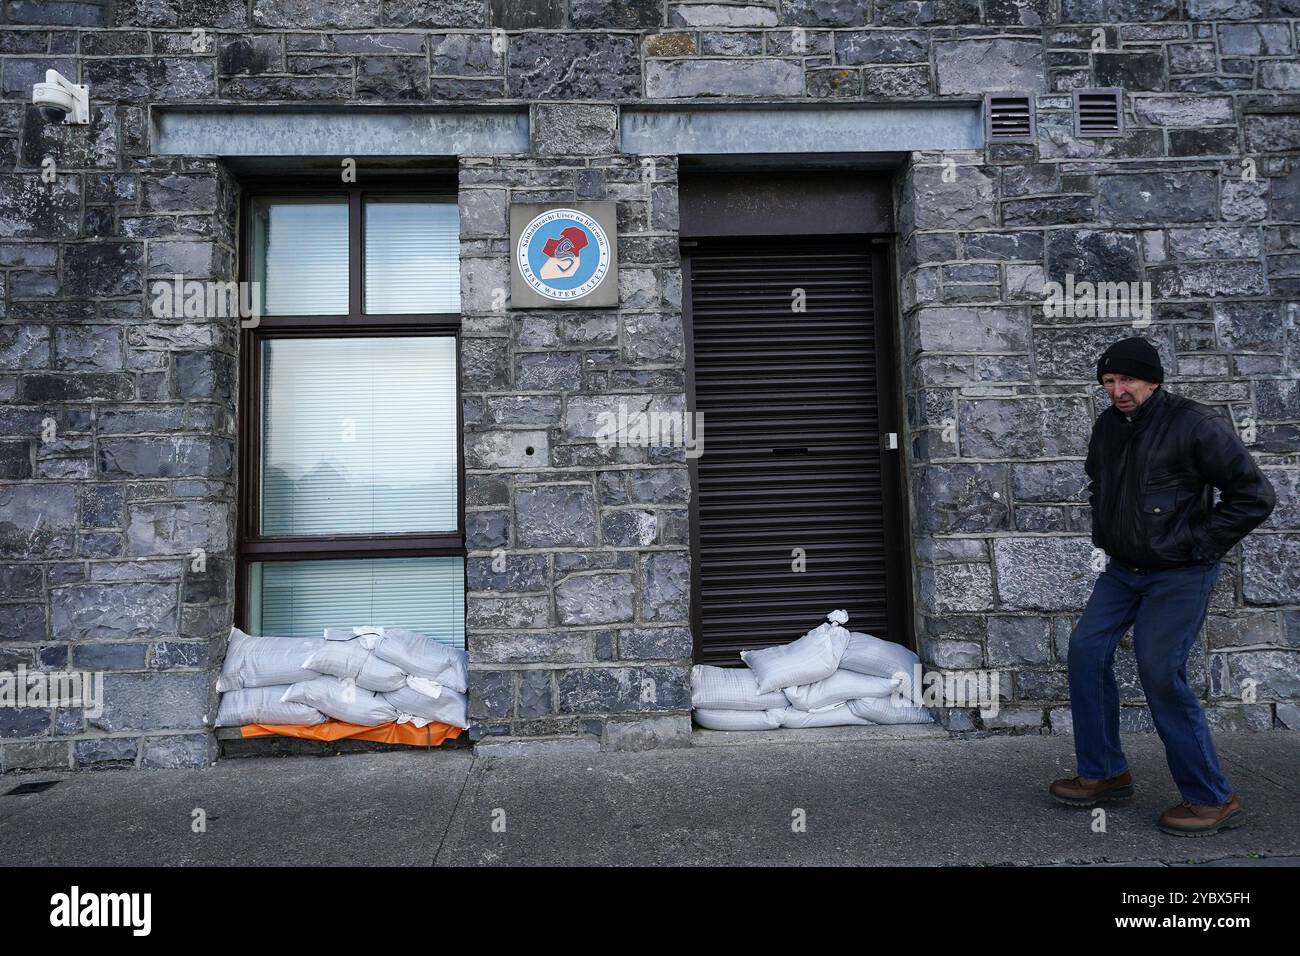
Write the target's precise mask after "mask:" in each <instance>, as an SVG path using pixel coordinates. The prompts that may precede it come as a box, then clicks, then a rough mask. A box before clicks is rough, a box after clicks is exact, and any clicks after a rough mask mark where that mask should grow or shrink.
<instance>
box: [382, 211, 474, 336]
mask: <svg viewBox="0 0 1300 956" xmlns="http://www.w3.org/2000/svg"><path fill="white" fill-rule="evenodd" d="M364 221H365V277H366V281H365V311H366V313H367V314H370V315H397V314H407V313H412V312H432V313H438V312H459V311H460V214H459V212H458V209H457V205H456V203H454V202H420V201H415V200H409V199H368V200H366V203H365V209H364Z"/></svg>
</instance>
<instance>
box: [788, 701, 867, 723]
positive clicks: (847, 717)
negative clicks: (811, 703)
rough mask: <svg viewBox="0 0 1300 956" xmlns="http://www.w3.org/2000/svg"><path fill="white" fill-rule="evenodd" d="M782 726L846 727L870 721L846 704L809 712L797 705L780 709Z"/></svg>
mask: <svg viewBox="0 0 1300 956" xmlns="http://www.w3.org/2000/svg"><path fill="white" fill-rule="evenodd" d="M780 719H781V726H782V727H799V728H804V727H846V726H857V725H866V724H869V723H871V721H869V720H865V719H864V718H862V717H859V716H857V715H856V714H854V713H853V712H852V711H851V710H849V707H848V704H836V705H835V706H834V707H831V708H829V709H828V710H819V711H817V712H815V713H811V712H809V711H806V710H799V709H798V708H797V707H787V708H786V709H785V710H783V711H780Z"/></svg>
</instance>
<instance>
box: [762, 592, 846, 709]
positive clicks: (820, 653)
mask: <svg viewBox="0 0 1300 956" xmlns="http://www.w3.org/2000/svg"><path fill="white" fill-rule="evenodd" d="M827 617H828V618H830V620H829V621H827V623H825V624H822V625H819V626H818V627H815V628H813V629H812V630H811V631H809V632H808V633H807V634H805V635H804V636H803V637H801V638H799V640H797V641H794V642H792V643H790V644H782V645H781V646H779V647H764V648H761V649H759V650H756V651H741V652H740V659H741V660H742V661H744V662H745V664H746V665H748V667H749V669H750V670H751V671H753V672H754V679H755V680H756V681H757V682H758V690H759V693H761V694H767V693H771V692H772V691H774V690H780V689H781V688H782V687H792V686H796V685H799V684H811V683H813V682H815V681H819V680H821V679H822V678H825V677H830V676H831V675H832V674H834V673H835V670H836V668H838V667H839V665H840V658H841V657H842V656H843V655H844V648H845V647H847V646H848V643H849V632H848V631H846V630H845V629H844V628H843V627H841V626H840V625H842V624H843V623H844V622H845V621H847V620H848V619H849V616H848V614H847V613H845V612H844V611H831V613H830V614H828V615H827Z"/></svg>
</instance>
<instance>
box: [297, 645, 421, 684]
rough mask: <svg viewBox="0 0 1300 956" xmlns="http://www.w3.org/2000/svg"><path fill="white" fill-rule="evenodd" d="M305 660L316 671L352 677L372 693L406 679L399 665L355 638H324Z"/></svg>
mask: <svg viewBox="0 0 1300 956" xmlns="http://www.w3.org/2000/svg"><path fill="white" fill-rule="evenodd" d="M305 663H306V665H307V666H308V667H310V668H311V669H312V670H313V671H316V672H317V673H320V674H328V675H329V676H331V677H339V678H343V679H344V680H351V681H356V684H357V686H358V687H361V688H364V689H365V690H372V691H375V692H376V693H383V692H385V691H390V690H397V688H399V687H401V686H403V685H404V684H405V683H406V675H405V674H403V673H402V669H401V668H400V667H398V666H397V665H396V664H390V663H388V662H387V661H384V660H380V659H379V658H377V657H375V655H374V653H373V652H372V651H368V650H366V649H365V648H364V647H362V646H361V644H360V643H358V642H357V641H326V642H325V643H324V644H323V645H322V646H321V647H320V648H318V649H317V650H316V651H314V652H313V653H312V655H311V656H310V657H308V658H307V660H306V662H305Z"/></svg>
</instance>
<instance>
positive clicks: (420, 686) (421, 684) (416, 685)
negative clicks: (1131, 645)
mask: <svg viewBox="0 0 1300 956" xmlns="http://www.w3.org/2000/svg"><path fill="white" fill-rule="evenodd" d="M406 686H407V687H409V688H411V689H412V690H414V691H415V692H416V693H417V694H423V695H424V696H425V697H433V698H435V699H436V698H438V697H441V696H442V692H443V691H444V690H446V689H447V688H445V687H443V686H442V685H441V684H439V683H438V682H437V681H436V680H429V678H427V677H412V676H411V675H410V674H407V675H406Z"/></svg>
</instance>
